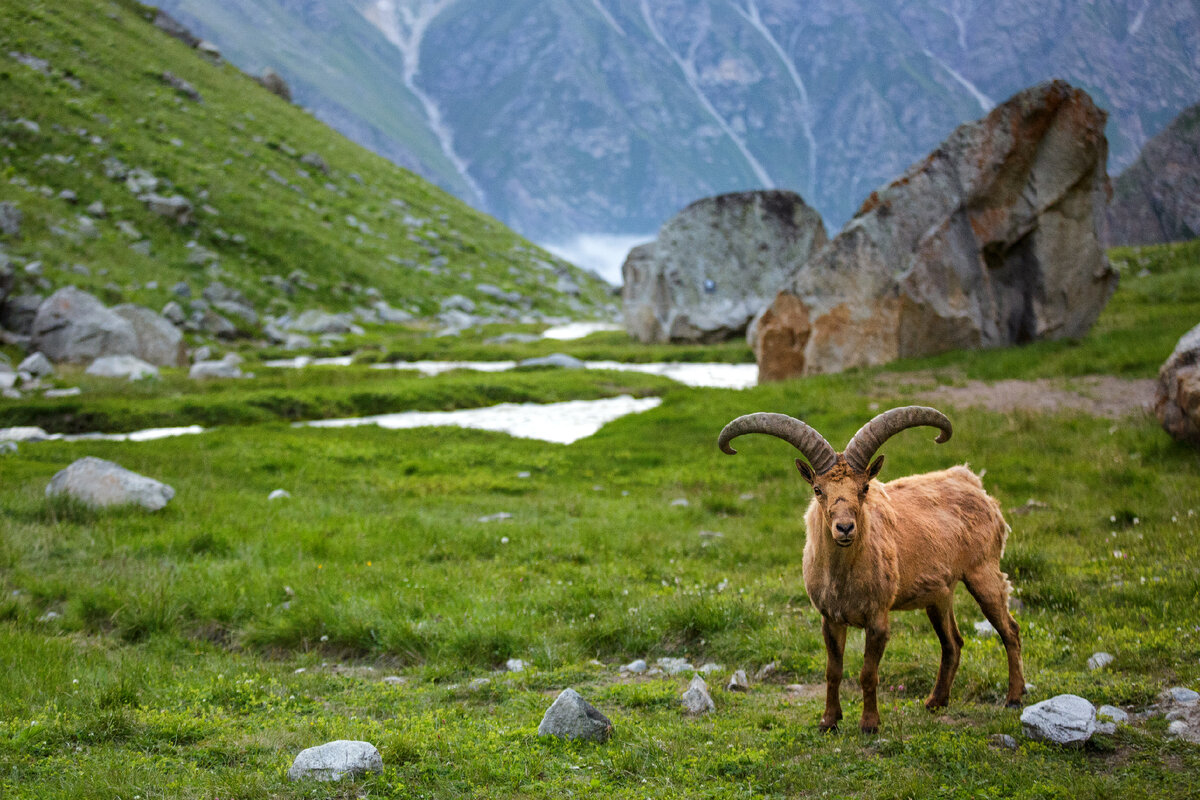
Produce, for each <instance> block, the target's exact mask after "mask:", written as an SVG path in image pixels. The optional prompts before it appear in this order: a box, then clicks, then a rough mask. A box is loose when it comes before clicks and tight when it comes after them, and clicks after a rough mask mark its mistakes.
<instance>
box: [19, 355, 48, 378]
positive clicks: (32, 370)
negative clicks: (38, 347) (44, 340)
mask: <svg viewBox="0 0 1200 800" xmlns="http://www.w3.org/2000/svg"><path fill="white" fill-rule="evenodd" d="M17 372H28V373H29V374H30V375H32V376H33V377H35V378H44V377H46V376H48V375H53V374H54V365H53V364H51V363H50V359H48V358H46V356H45V355H43V354H42V353H31V354H30V355H28V356H26V357H25V359H24V360H23V361H22V362H21V363H20V364H18V365H17Z"/></svg>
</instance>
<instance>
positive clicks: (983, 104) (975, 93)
mask: <svg viewBox="0 0 1200 800" xmlns="http://www.w3.org/2000/svg"><path fill="white" fill-rule="evenodd" d="M921 52H922V53H924V54H925V57H926V58H928V59H929V60H930V61H932V62H933V63H935V64H937V65H938V66H939V67H941V68H942V69H944V70H946V72H947V74H949V75H950V77H951V78H954V80H956V81H958V82H959V83H960V84H962V86H963V88H965V89H966V90H967V91H968V92H970V93H971V96H972V97H974V98H975V102H976V103H979V107H980V108H981V109H983V113H985V114H986V113H987V112H989V111H991V110H992V109H993V108H995V107H996V103H995V102H994V101H993V100H992V98H990V97H988V96H987V95H986V94H984V93H983V92H981V91H979V88H978V87H977V86H976V85H975V84H973V83H971V82H970V81H969V80H967V79H966V78H964V77H963V76H962V74H961V73H959V71H958V70H956V69H955V68H954V67H952V66H950V65H949V64H947V63H946V62H945V61H942V60H941V59H940V58H938V57H937V56H936V55H935V54H934V53H933V51H932V50H930V49H929V48H928V47H926V48H924V49H922V50H921Z"/></svg>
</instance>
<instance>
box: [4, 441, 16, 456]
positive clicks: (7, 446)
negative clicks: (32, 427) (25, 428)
mask: <svg viewBox="0 0 1200 800" xmlns="http://www.w3.org/2000/svg"><path fill="white" fill-rule="evenodd" d="M20 449H21V448H20V447H19V446H18V445H17V443H16V442H8V441H4V442H0V454H4V455H7V454H8V453H15V452H17V451H18V450H20Z"/></svg>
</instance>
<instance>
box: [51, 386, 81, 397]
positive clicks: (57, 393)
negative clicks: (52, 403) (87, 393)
mask: <svg viewBox="0 0 1200 800" xmlns="http://www.w3.org/2000/svg"><path fill="white" fill-rule="evenodd" d="M81 394H83V390H82V389H80V388H79V387H78V386H68V387H67V388H65V389H47V390H46V391H44V392H42V397H45V398H47V399H50V400H52V399H54V398H55V397H77V396H78V395H81Z"/></svg>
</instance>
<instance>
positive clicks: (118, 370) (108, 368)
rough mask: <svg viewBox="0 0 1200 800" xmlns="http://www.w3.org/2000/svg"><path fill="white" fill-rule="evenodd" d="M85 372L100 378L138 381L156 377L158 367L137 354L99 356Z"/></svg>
mask: <svg viewBox="0 0 1200 800" xmlns="http://www.w3.org/2000/svg"><path fill="white" fill-rule="evenodd" d="M86 373H87V374H88V375H95V376H97V377H101V378H125V379H127V380H131V381H140V380H142V379H144V378H157V377H158V367H156V366H154V365H153V364H149V363H147V362H145V361H143V360H142V359H140V358H138V357H137V356H128V355H126V356H101V357H100V358H97V359H96V360H95V361H93V362H92V363H91V365H90V366H89V367H88V368H87V370H86Z"/></svg>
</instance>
